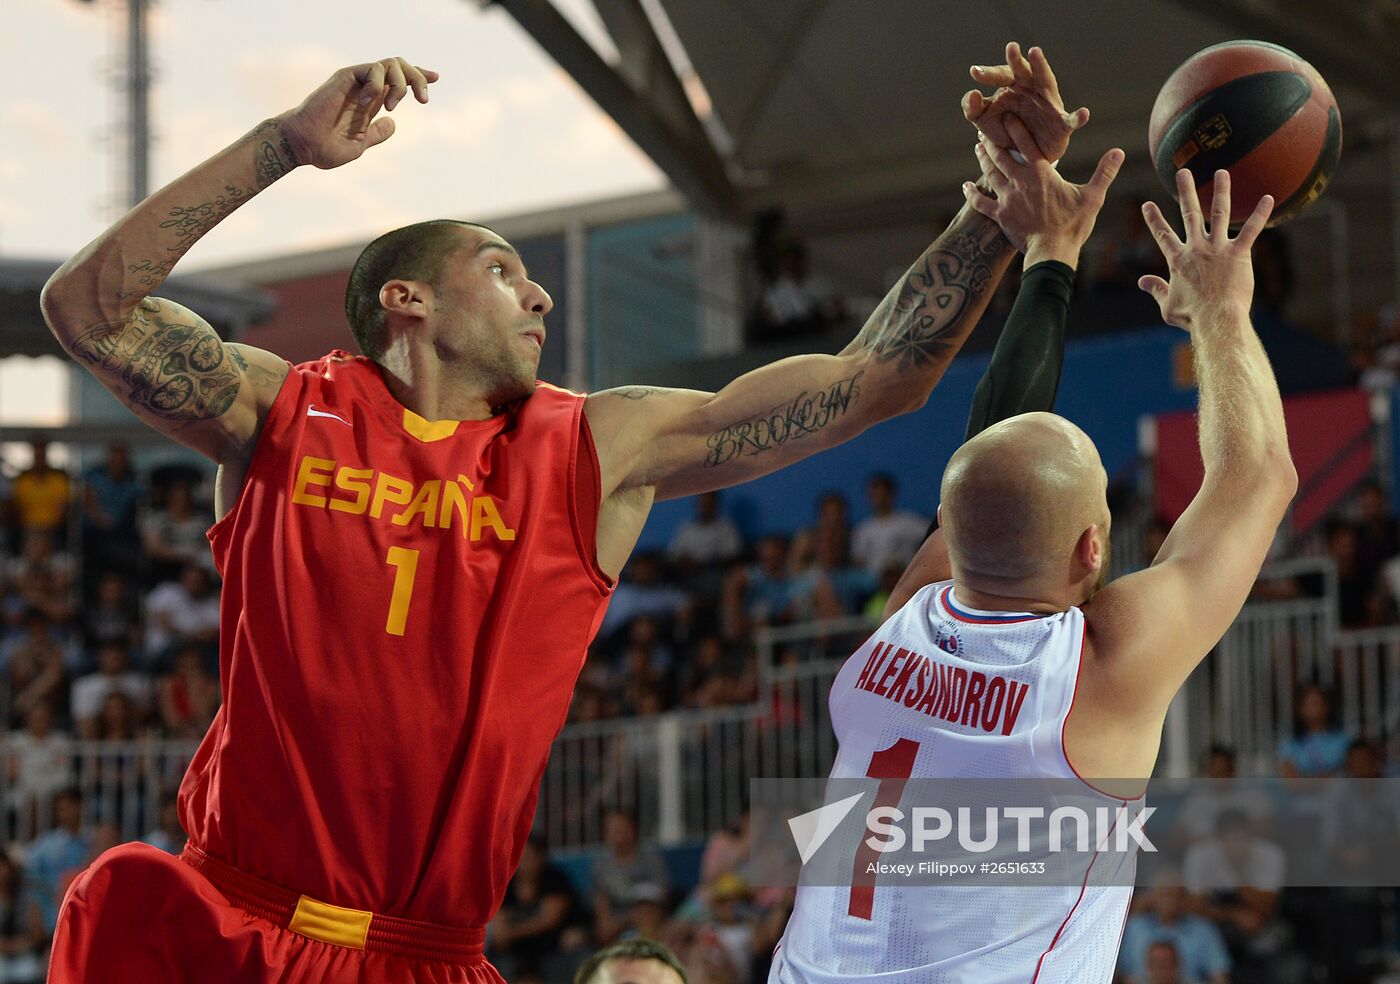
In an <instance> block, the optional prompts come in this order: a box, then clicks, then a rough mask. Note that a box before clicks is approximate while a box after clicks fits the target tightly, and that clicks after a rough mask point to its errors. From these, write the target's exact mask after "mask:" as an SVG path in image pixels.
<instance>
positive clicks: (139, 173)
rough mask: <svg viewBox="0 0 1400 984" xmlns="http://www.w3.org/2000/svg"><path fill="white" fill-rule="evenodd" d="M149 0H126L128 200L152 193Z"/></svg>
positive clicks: (141, 197) (129, 202) (135, 199)
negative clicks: (148, 38) (147, 11)
mask: <svg viewBox="0 0 1400 984" xmlns="http://www.w3.org/2000/svg"><path fill="white" fill-rule="evenodd" d="M149 3H150V0H126V10H127V16H126V35H127V61H126V106H127V142H128V144H127V153H128V155H129V156H128V162H129V167H130V172H129V178H130V182H131V183H130V185H129V187H128V191H127V204H128V205H135V204H136V203H138V202H140V201H142V200H144V199H145V197H146V196H147V195H149V194H150V193H151V170H150V166H151V120H150V111H151V106H150V90H151V62H150V52H149V49H148V47H147V31H146V10H147V8H148V6H149Z"/></svg>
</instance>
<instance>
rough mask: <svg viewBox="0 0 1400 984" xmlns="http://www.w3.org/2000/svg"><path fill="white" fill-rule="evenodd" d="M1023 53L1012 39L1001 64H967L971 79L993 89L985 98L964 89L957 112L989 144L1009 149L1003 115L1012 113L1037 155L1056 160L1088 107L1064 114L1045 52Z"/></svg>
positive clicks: (1085, 116)
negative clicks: (1016, 117)
mask: <svg viewBox="0 0 1400 984" xmlns="http://www.w3.org/2000/svg"><path fill="white" fill-rule="evenodd" d="M1029 55H1030V57H1029V58H1027V57H1026V55H1023V54H1022V53H1021V46H1020V45H1019V44H1017V43H1016V42H1015V41H1012V42H1011V43H1010V44H1008V45H1007V46H1006V64H1005V65H991V66H988V65H974V66H972V69H971V74H972V79H973V81H974V82H978V83H980V84H982V85H991V86H996V87H997V91H996V92H995V93H993V94H992V96H991V97H990V98H988V97H987V96H985V95H983V94H982V92H981V91H980V90H978V89H971V90H969V91H968V92H967V93H966V94H964V95H963V102H962V105H963V116H965V117H966V118H967V121H968V122H969V123H971V124H972V125H973V126H975V127H977V129H978V130H980V131H981V132H982V133H983V134H984V135H986V137H987V139H988V140H990V141H991V142H992V143H994V144H996V145H997V146H998V147H1007V148H1010V147H1012V146H1014V143H1013V141H1012V139H1011V134H1010V133H1009V132H1007V129H1006V116H1007V114H1014V115H1015V116H1018V117H1020V119H1021V121H1022V122H1023V123H1025V124H1026V128H1027V129H1028V130H1029V131H1030V133H1031V136H1032V137H1033V138H1034V139H1035V143H1036V146H1037V147H1038V148H1039V149H1040V156H1041V157H1044V158H1045V159H1046V160H1051V161H1058V160H1059V159H1060V158H1061V157H1063V156H1064V155H1065V150H1066V149H1067V148H1068V147H1069V137H1070V134H1071V133H1073V132H1074V131H1075V130H1078V129H1080V128H1081V127H1083V126H1084V124H1085V123H1088V122H1089V111H1088V110H1087V109H1085V108H1083V107H1080V108H1079V109H1076V110H1075V111H1074V112H1073V113H1066V112H1065V104H1064V100H1063V99H1062V98H1061V97H1060V84H1059V82H1058V81H1056V79H1055V73H1054V72H1052V71H1051V70H1050V62H1049V61H1048V60H1047V59H1046V57H1045V52H1044V51H1042V50H1041V49H1040V48H1038V47H1037V48H1032V49H1031V50H1030V52H1029Z"/></svg>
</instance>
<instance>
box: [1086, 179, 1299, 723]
mask: <svg viewBox="0 0 1400 984" xmlns="http://www.w3.org/2000/svg"><path fill="white" fill-rule="evenodd" d="M1177 190H1178V195H1179V197H1180V200H1181V214H1182V218H1183V220H1184V222H1185V228H1186V241H1185V242H1182V241H1181V240H1179V239H1178V238H1177V236H1176V234H1175V233H1174V232H1173V231H1172V230H1171V228H1170V227H1169V226H1168V225H1167V223H1166V220H1165V219H1164V218H1163V217H1162V213H1161V212H1160V211H1159V210H1158V209H1157V207H1156V206H1155V205H1153V204H1151V203H1149V204H1147V205H1145V206H1144V207H1143V212H1144V214H1145V215H1146V217H1147V223H1148V226H1149V227H1150V228H1151V230H1152V234H1153V236H1154V237H1155V238H1156V241H1157V244H1158V245H1159V246H1160V247H1161V249H1162V252H1163V254H1164V255H1165V256H1166V259H1167V265H1168V269H1169V271H1170V273H1169V278H1170V279H1169V280H1163V279H1162V278H1160V277H1143V278H1142V281H1141V286H1142V288H1143V289H1144V290H1146V291H1147V292H1148V293H1150V294H1151V295H1152V296H1153V297H1154V298H1155V299H1156V301H1157V303H1158V304H1159V305H1160V306H1161V309H1162V317H1163V318H1164V319H1165V320H1166V321H1167V322H1168V323H1169V324H1173V325H1177V326H1179V327H1181V328H1185V329H1186V330H1187V331H1189V332H1190V333H1191V349H1192V352H1193V354H1194V358H1195V366H1196V380H1197V384H1198V385H1199V387H1200V410H1199V415H1198V419H1199V425H1198V426H1199V429H1200V445H1201V458H1202V461H1203V462H1204V464H1205V476H1204V478H1203V480H1202V482H1201V488H1200V491H1198V492H1197V493H1196V497H1195V498H1194V499H1193V500H1192V501H1191V505H1190V506H1189V507H1187V509H1186V511H1185V512H1184V513H1183V514H1182V516H1181V518H1180V519H1178V520H1177V521H1176V524H1175V525H1174V526H1173V527H1172V531H1171V534H1170V535H1169V536H1168V537H1167V539H1166V542H1165V543H1163V545H1162V549H1161V551H1160V552H1159V553H1158V554H1157V557H1156V559H1155V560H1154V561H1153V562H1152V566H1151V567H1149V568H1148V569H1147V570H1145V571H1140V572H1138V573H1136V574H1132V575H1129V576H1128V577H1124V578H1120V579H1119V580H1117V581H1115V582H1114V583H1113V584H1111V585H1109V586H1108V587H1107V588H1105V589H1104V590H1103V591H1102V592H1100V594H1099V596H1098V597H1097V598H1095V599H1094V601H1093V602H1092V603H1091V604H1090V605H1089V606H1088V607H1086V609H1085V615H1086V618H1087V619H1088V621H1089V625H1090V631H1091V633H1092V635H1091V638H1092V640H1093V650H1094V654H1095V659H1096V661H1097V663H1098V664H1099V665H1100V669H1099V671H1098V672H1100V673H1101V674H1103V677H1102V679H1104V680H1105V681H1106V683H1107V685H1108V686H1111V687H1113V688H1114V691H1115V693H1116V694H1117V695H1118V697H1119V699H1120V700H1121V701H1122V704H1123V706H1124V708H1125V710H1129V711H1130V712H1131V709H1136V710H1137V712H1138V713H1139V714H1141V715H1142V718H1143V721H1144V723H1146V724H1149V725H1153V726H1154V727H1155V725H1156V724H1160V718H1161V716H1162V715H1164V714H1165V713H1166V708H1167V705H1168V704H1169V703H1170V701H1171V699H1172V697H1173V696H1174V695H1175V694H1176V691H1177V689H1178V688H1179V687H1180V686H1181V684H1182V683H1183V682H1184V681H1185V680H1186V677H1187V676H1188V675H1189V674H1190V672H1191V671H1192V670H1193V669H1194V668H1195V667H1196V664H1197V663H1199V662H1200V661H1201V659H1202V658H1204V656H1205V655H1206V653H1207V652H1209V651H1210V649H1211V648H1212V647H1213V646H1214V645H1215V644H1216V643H1217V642H1218V641H1219V640H1220V637H1221V636H1222V635H1224V634H1225V630H1226V629H1227V628H1229V626H1230V623H1231V622H1233V621H1234V619H1235V616H1236V615H1238V614H1239V611H1240V608H1241V607H1242V606H1243V605H1244V602H1245V599H1246V597H1247V596H1248V594H1249V590H1250V587H1251V586H1252V585H1253V584H1254V581H1255V578H1256V577H1257V576H1258V574H1259V568H1260V566H1261V565H1262V564H1263V562H1264V557H1265V554H1266V553H1267V551H1268V548H1269V544H1270V543H1271V542H1272V541H1273V537H1274V533H1275V531H1276V530H1277V529H1278V524H1279V522H1280V520H1282V519H1283V516H1284V513H1285V511H1286V510H1287V508H1288V503H1289V501H1290V500H1291V499H1292V498H1293V493H1294V491H1295V490H1296V489H1297V484H1298V479H1297V475H1296V473H1295V471H1294V469H1293V462H1292V459H1291V458H1290V456H1289V453H1288V435H1287V433H1286V431H1285V430H1284V421H1283V402H1282V399H1281V398H1280V396H1279V391H1278V384H1277V382H1275V380H1274V374H1273V371H1272V369H1271V368H1270V366H1269V360H1268V358H1267V357H1266V356H1265V354H1264V349H1263V346H1261V345H1260V344H1259V338H1258V336H1256V335H1255V333H1254V329H1253V327H1252V326H1251V325H1250V322H1249V307H1250V301H1251V298H1252V296H1253V292H1254V274H1253V271H1252V269H1251V267H1250V253H1249V251H1250V247H1251V245H1253V243H1254V240H1255V238H1256V237H1257V236H1258V235H1259V232H1260V231H1261V230H1262V229H1263V228H1264V225H1265V223H1266V222H1267V220H1268V217H1269V212H1270V211H1271V209H1272V208H1273V200H1272V199H1271V198H1269V197H1267V196H1266V197H1265V198H1264V199H1263V200H1262V201H1260V203H1259V206H1258V207H1257V208H1256V209H1255V210H1254V214H1253V215H1251V216H1250V218H1249V221H1247V222H1246V223H1245V224H1244V227H1243V228H1242V229H1241V230H1240V234H1239V237H1238V238H1236V239H1231V238H1230V237H1229V231H1228V230H1229V216H1230V212H1229V208H1230V180H1229V175H1228V174H1227V173H1226V172H1225V171H1217V172H1216V175H1215V199H1214V201H1213V203H1212V209H1211V220H1210V226H1209V229H1207V228H1206V226H1205V225H1204V224H1203V222H1202V218H1201V206H1200V202H1199V200H1198V199H1197V196H1196V190H1195V186H1194V184H1193V183H1192V181H1191V180H1190V175H1189V173H1188V172H1186V171H1180V172H1178V173H1177ZM1153 626H1158V627H1162V628H1166V627H1170V631H1153V629H1152V627H1153ZM1154 722H1155V723H1154Z"/></svg>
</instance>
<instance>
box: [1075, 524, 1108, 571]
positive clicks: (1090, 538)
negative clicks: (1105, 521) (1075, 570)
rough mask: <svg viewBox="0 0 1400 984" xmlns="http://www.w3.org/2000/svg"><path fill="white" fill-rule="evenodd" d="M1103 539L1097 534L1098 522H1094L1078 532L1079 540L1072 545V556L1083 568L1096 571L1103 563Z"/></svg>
mask: <svg viewBox="0 0 1400 984" xmlns="http://www.w3.org/2000/svg"><path fill="white" fill-rule="evenodd" d="M1103 547H1104V541H1103V539H1102V538H1101V537H1100V536H1099V524H1098V523H1094V524H1093V525H1092V526H1089V527H1088V528H1087V529H1085V530H1084V532H1083V533H1080V534H1079V541H1078V542H1077V543H1076V544H1075V545H1074V556H1075V559H1076V560H1078V561H1079V562H1080V563H1081V564H1083V565H1084V568H1085V570H1088V571H1093V572H1096V573H1097V572H1098V571H1099V569H1100V568H1102V567H1103V565H1104V560H1105V558H1104V549H1103Z"/></svg>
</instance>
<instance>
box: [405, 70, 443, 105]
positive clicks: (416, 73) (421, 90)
mask: <svg viewBox="0 0 1400 984" xmlns="http://www.w3.org/2000/svg"><path fill="white" fill-rule="evenodd" d="M403 74H404V78H405V79H407V80H408V84H409V86H410V87H412V89H413V97H414V98H415V99H417V100H418V101H419V102H420V103H425V102H427V101H428V86H429V85H431V84H432V83H433V82H435V81H436V80H437V72H433V71H431V70H429V69H425V68H419V67H418V66H417V65H408V66H406V67H405V68H404V73H403Z"/></svg>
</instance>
